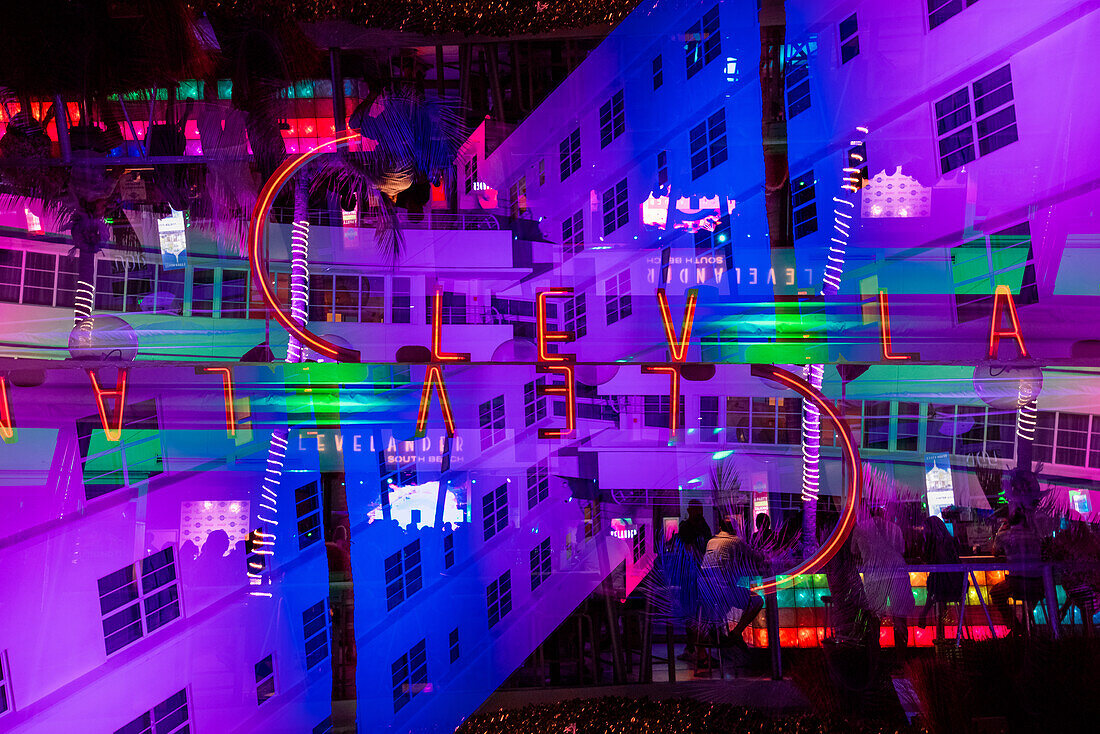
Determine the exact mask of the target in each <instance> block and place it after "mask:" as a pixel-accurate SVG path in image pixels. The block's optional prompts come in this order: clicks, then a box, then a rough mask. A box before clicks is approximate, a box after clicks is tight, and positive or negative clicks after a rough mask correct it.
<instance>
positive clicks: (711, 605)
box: [699, 517, 764, 652]
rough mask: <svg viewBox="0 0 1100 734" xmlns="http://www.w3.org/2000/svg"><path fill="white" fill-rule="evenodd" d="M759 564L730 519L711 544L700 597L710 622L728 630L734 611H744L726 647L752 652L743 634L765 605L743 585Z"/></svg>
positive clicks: (722, 523)
mask: <svg viewBox="0 0 1100 734" xmlns="http://www.w3.org/2000/svg"><path fill="white" fill-rule="evenodd" d="M754 565H755V564H754V563H753V559H752V558H751V551H750V550H749V548H748V545H747V544H746V543H745V540H744V539H743V538H741V537H739V536H738V535H737V531H736V529H735V528H734V526H733V521H732V520H730V518H728V517H724V518H722V520H720V521H719V523H718V534H717V535H715V536H714V537H713V538H711V539H710V542H709V543H707V550H706V553H704V554H703V562H702V565H701V567H700V570H699V585H700V587H701V588H700V596H701V597H702V599H703V600H704V603H705V605H706V607H707V609H708V611H709V620H708V621H710V622H713V623H715V624H718V625H720V627H721V628H723V629H725V628H726V618H727V615H728V614H729V612H730V610H732V609H734V608H737V609H740V610H742V613H741V618H740V619H739V620H738V621H737V625H736V626H735V627H734V628H733V630H732V631H731V632H729V633H728V634H727V635H725V636H722V637H721V638H720V644H721V645H723V646H732V647H736V648H738V649H739V650H741V651H742V652H748V649H749V648H748V645H746V644H745V640H744V638H743V636H742V635H743V633H744V631H745V629H746V628H747V627H748V626H749V625H750V624H752V621H753V620H754V619H755V618H756V615H757V614H759V613H760V610H761V609H762V608H763V606H764V599H763V598H762V597H761V596H760V595H759V594H755V593H753V592H752V591H750V590H749V589H748V587H747V586H745V585H744V584H742V578H743V577H744V576H746V575H747V574H748V573H749V572H750V570H751V569H752V567H753V566H754Z"/></svg>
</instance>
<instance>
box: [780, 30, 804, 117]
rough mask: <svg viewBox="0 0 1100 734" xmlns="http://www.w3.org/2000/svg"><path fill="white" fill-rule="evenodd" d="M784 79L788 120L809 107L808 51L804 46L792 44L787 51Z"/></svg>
mask: <svg viewBox="0 0 1100 734" xmlns="http://www.w3.org/2000/svg"><path fill="white" fill-rule="evenodd" d="M784 79H785V84H786V87H787V119H788V120H790V119H792V118H794V117H795V116H796V115H799V114H801V113H803V112H805V111H806V110H808V109H810V52H809V49H808V48H807V47H806V46H804V45H802V46H794V47H793V49H792V50H791V51H790V52H788V55H787V58H786V69H785V70H784Z"/></svg>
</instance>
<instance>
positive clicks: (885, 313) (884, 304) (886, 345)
mask: <svg viewBox="0 0 1100 734" xmlns="http://www.w3.org/2000/svg"><path fill="white" fill-rule="evenodd" d="M878 315H879V319H878V328H879V334H880V335H881V336H882V358H883V359H912V358H913V355H912V354H894V353H893V351H892V347H893V337H892V336H891V334H890V302H889V301H888V300H887V295H886V291H884V290H880V291H879V292H878Z"/></svg>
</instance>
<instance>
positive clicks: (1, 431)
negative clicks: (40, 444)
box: [0, 375, 15, 441]
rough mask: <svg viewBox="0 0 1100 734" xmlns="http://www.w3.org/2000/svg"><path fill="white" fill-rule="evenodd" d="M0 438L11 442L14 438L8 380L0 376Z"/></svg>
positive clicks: (13, 421) (13, 420)
mask: <svg viewBox="0 0 1100 734" xmlns="http://www.w3.org/2000/svg"><path fill="white" fill-rule="evenodd" d="M0 438H2V439H4V440H5V441H11V440H12V439H13V438H15V419H14V417H13V415H12V409H11V395H9V394H8V378H6V377H4V376H3V375H0Z"/></svg>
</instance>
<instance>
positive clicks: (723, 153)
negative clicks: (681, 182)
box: [689, 108, 728, 179]
mask: <svg viewBox="0 0 1100 734" xmlns="http://www.w3.org/2000/svg"><path fill="white" fill-rule="evenodd" d="M689 138H690V141H691V177H692V178H693V179H696V178H699V177H700V176H702V175H703V174H704V173H706V172H707V171H709V170H710V169H712V168H715V167H716V166H718V165H719V164H721V163H724V162H725V160H726V157H727V154H728V152H727V150H726V110H725V108H723V109H720V110H718V111H717V112H715V113H714V114H713V115H711V116H710V117H708V118H707V119H706V120H705V121H704V122H701V123H699V124H698V125H696V126H695V127H693V128H692V129H691V133H690V135H689Z"/></svg>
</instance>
